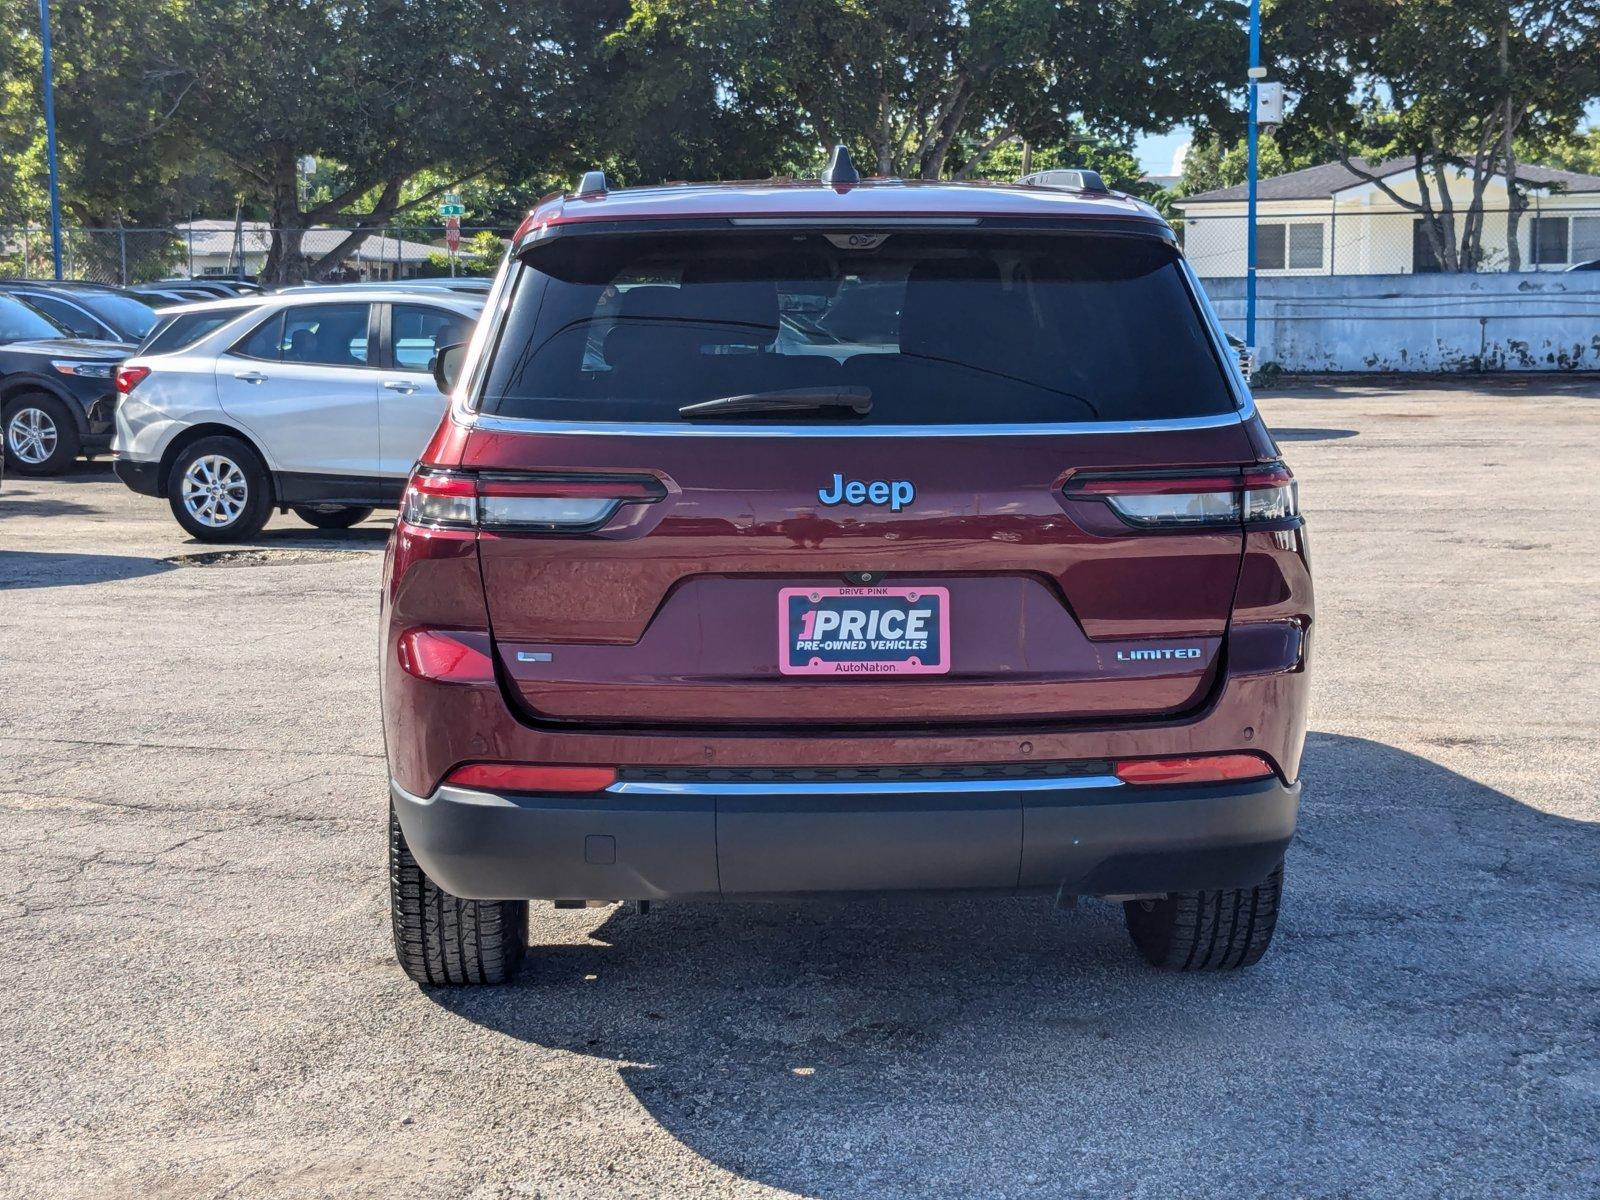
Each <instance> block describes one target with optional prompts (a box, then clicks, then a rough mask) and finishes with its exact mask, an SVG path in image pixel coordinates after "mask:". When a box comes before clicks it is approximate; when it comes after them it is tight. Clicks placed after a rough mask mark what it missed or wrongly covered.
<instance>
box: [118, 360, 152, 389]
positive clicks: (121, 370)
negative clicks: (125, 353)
mask: <svg viewBox="0 0 1600 1200" xmlns="http://www.w3.org/2000/svg"><path fill="white" fill-rule="evenodd" d="M149 374H150V368H149V367H118V368H117V375H116V380H115V382H114V386H115V387H116V389H117V391H119V392H121V393H122V394H123V395H124V396H126V395H127V394H128V393H129V392H131V391H133V389H134V388H136V387H138V386H139V385H140V384H141V383H143V382H144V380H145V377H146V376H148V375H149Z"/></svg>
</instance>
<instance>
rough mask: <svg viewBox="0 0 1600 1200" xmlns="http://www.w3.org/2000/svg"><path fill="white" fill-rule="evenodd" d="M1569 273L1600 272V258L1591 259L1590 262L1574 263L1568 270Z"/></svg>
mask: <svg viewBox="0 0 1600 1200" xmlns="http://www.w3.org/2000/svg"><path fill="white" fill-rule="evenodd" d="M1567 270H1569V271H1600V258H1591V259H1590V260H1589V261H1588V262H1581V263H1573V264H1572V265H1571V266H1570V267H1568V268H1567Z"/></svg>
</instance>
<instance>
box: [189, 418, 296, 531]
mask: <svg viewBox="0 0 1600 1200" xmlns="http://www.w3.org/2000/svg"><path fill="white" fill-rule="evenodd" d="M167 502H168V503H169V504H171V505H172V515H173V516H174V517H176V518H177V519H178V524H179V525H182V526H183V527H184V529H186V530H187V531H188V532H189V533H190V535H191V536H193V537H196V538H199V539H200V540H201V541H202V542H239V541H244V540H245V539H247V538H253V537H255V535H256V534H258V533H260V532H261V527H262V526H263V525H265V524H266V523H267V517H268V516H269V515H270V513H271V510H272V495H271V484H270V483H269V481H268V479H267V470H266V468H265V467H264V466H262V465H261V460H260V459H259V458H258V457H256V452H255V451H254V450H252V449H251V448H250V447H249V446H247V445H245V443H244V442H242V441H240V440H239V439H238V438H231V437H208V438H201V439H200V440H199V441H197V442H195V443H194V444H193V445H192V446H189V447H187V448H185V449H184V451H183V453H181V454H179V455H178V459H177V461H176V462H174V463H173V464H172V470H171V472H170V473H169V475H168V476H167Z"/></svg>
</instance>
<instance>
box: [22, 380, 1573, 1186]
mask: <svg viewBox="0 0 1600 1200" xmlns="http://www.w3.org/2000/svg"><path fill="white" fill-rule="evenodd" d="M1262 407H1263V408H1264V410H1265V411H1266V413H1267V416H1268V419H1269V420H1270V421H1271V422H1272V423H1273V425H1274V427H1275V428H1276V429H1277V431H1278V432H1279V434H1280V435H1281V437H1282V440H1283V444H1284V450H1285V453H1286V455H1287V456H1288V458H1289V460H1290V462H1291V464H1292V466H1293V467H1294V469H1295V471H1296V473H1297V474H1298V476H1299V477H1300V479H1301V481H1302V502H1303V505H1304V506H1305V508H1306V510H1307V511H1308V513H1309V519H1310V522H1311V545H1312V555H1313V561H1314V564H1315V568H1316V571H1317V588H1318V601H1319V624H1318V629H1317V632H1316V654H1317V662H1316V672H1317V674H1316V680H1315V707H1314V712H1313V718H1312V729H1313V732H1312V734H1311V737H1310V742H1309V746H1308V751H1307V758H1306V800H1305V807H1304V811H1303V815H1302V820H1301V831H1300V834H1299V836H1298V837H1297V839H1296V843H1295V845H1294V847H1293V849H1292V850H1291V852H1290V857H1289V863H1288V892H1287V896H1286V901H1285V912H1284V917H1283V920H1282V922H1281V924H1280V926H1279V930H1278V937H1277V940H1276V943H1275V945H1274V947H1273V949H1272V951H1271V952H1270V953H1269V954H1268V956H1267V958H1266V959H1265V960H1264V962H1263V963H1262V964H1261V965H1260V966H1259V967H1257V968H1256V969H1254V970H1253V971H1248V972H1243V973H1240V974H1238V975H1233V976H1227V977H1209V978H1206V977H1200V978H1194V977H1174V976H1164V975H1160V974H1155V973H1152V972H1151V971H1149V970H1147V969H1146V968H1144V967H1142V966H1141V965H1139V964H1138V963H1137V962H1136V961H1135V958H1134V955H1133V952H1132V949H1131V947H1130V946H1129V945H1128V944H1127V937H1126V934H1125V933H1124V931H1123V927H1122V921H1121V917H1120V914H1119V913H1118V912H1117V911H1116V910H1115V909H1114V908H1113V907H1112V906H1110V905H1107V904H1101V903H1089V904H1085V905H1083V906H1081V907H1080V908H1079V909H1078V910H1077V911H1075V912H1072V913H1058V912H1056V911H1054V910H1053V909H1052V908H1051V907H1050V905H1049V904H1048V902H1045V901H1038V900H1015V901H1000V902H990V903H976V902H973V903H967V902H963V903H954V904H948V903H947V904H936V903H924V902H907V903H901V904H888V903H885V904H871V905H861V906H833V905H828V906H771V907H733V906H730V907H726V908H723V907H717V906H710V905H703V906H691V905H681V906H665V907H658V908H657V909H656V910H655V911H653V912H651V913H649V914H647V915H644V916H641V915H640V914H639V913H638V912H637V911H635V910H633V909H631V908H625V909H600V910H589V911H578V912H570V911H563V912H555V911H554V910H552V909H551V908H549V907H548V906H539V905H536V906H534V917H533V931H532V937H533V941H534V942H535V943H536V944H539V945H542V947H543V949H541V950H539V951H537V952H536V954H535V957H534V961H533V963H532V964H531V966H530V967H529V968H528V969H526V970H525V971H524V973H523V974H522V976H521V977H520V978H519V980H518V982H517V983H516V984H515V986H512V987H508V988H505V989H500V990H490V991H460V992H451V991H434V992H424V991H421V990H419V989H418V988H416V987H415V986H413V985H412V984H410V983H409V982H407V981H406V979H405V978H404V977H403V976H402V975H401V973H400V971H399V969H398V968H397V967H396V966H395V964H394V962H393V960H392V958H391V956H390V949H389V943H388V920H387V893H386V885H385V874H384V871H385V868H384V859H383V848H384V832H383V820H384V806H385V802H386V793H385V786H384V764H383V748H382V742H381V734H380V729H379V721H378V708H377V695H376V686H375V669H374V668H375V664H374V656H375V653H376V646H377V586H378V575H379V568H380V556H381V551H382V548H383V540H384V537H385V533H386V528H387V524H386V522H383V521H379V520H374V521H371V522H368V523H367V524H365V525H362V526H360V527H358V528H357V529H356V530H354V531H352V532H351V533H350V534H348V535H341V536H338V537H333V538H330V537H328V536H326V535H324V534H321V533H319V532H317V531H315V530H312V529H309V528H308V527H305V526H303V525H301V524H300V523H299V522H298V521H296V520H295V519H294V518H293V517H275V518H274V519H273V521H272V523H271V524H270V525H269V526H268V527H267V529H266V531H265V532H264V534H263V535H262V536H261V538H260V539H259V540H258V541H257V542H256V543H254V544H253V546H254V548H255V549H257V550H259V551H261V553H259V554H253V555H246V556H244V557H243V558H232V559H227V558H225V559H223V560H222V561H220V562H215V561H213V562H210V564H209V565H203V564H206V563H207V560H206V559H205V558H200V557H197V556H202V555H205V554H206V553H207V551H208V550H209V548H208V547H204V546H201V545H199V544H196V543H192V542H189V541H187V540H186V539H185V537H184V536H183V534H182V533H181V531H180V530H179V529H178V527H177V526H176V525H175V524H174V523H173V521H172V519H171V517H170V516H169V514H168V513H167V511H166V508H165V506H164V505H163V504H161V503H159V502H156V501H151V500H148V499H145V498H142V497H137V496H134V495H133V494H131V493H129V492H127V491H125V490H124V489H123V488H122V487H121V486H120V485H119V484H118V483H117V482H116V481H115V480H114V479H113V478H112V477H111V476H110V474H109V473H108V472H107V471H105V470H104V469H103V468H100V467H91V468H86V469H84V470H82V471H80V472H79V473H78V474H76V475H74V476H72V477H70V478H67V479H63V480H54V481H40V482H35V481H31V480H25V479H22V478H17V477H12V478H8V479H7V480H6V481H5V485H4V489H3V491H0V680H3V686H0V761H3V762H4V764H5V769H4V771H3V772H0V812H3V814H4V836H3V837H0V858H3V867H0V922H3V929H4V930H5V936H4V938H3V939H0V978H3V979H4V980H5V987H4V988H3V989H0V1045H3V1048H4V1049H3V1053H0V1194H3V1195H5V1196H15V1197H45V1196H49V1197H58V1196H84V1197H91V1196H92V1197H97V1198H98V1197H110V1196H160V1197H167V1196H172V1197H179V1196H182V1197H189V1196H222V1195H226V1196H230V1197H233V1196H237V1197H245V1196H273V1197H283V1196H295V1197H320V1196H356V1195H372V1194H379V1193H390V1192H403V1194H405V1195H407V1196H408V1197H412V1198H419V1197H472V1198H489V1197H503V1196H504V1197H512V1196H515V1197H523V1196H527V1197H532V1196H543V1197H575V1196H604V1197H626V1196H682V1197H701V1196H754V1195H779V1194H789V1193H798V1194H802V1195H808V1196H818V1197H882V1196H902V1195H905V1196H925V1195H938V1196H985V1197H988V1196H1006V1197H1013V1196H1014V1197H1033V1196H1039V1197H1077V1196H1116V1197H1135V1196H1138V1197H1162V1198H1169V1197H1188V1196H1195V1197H1205V1196H1223V1195H1226V1196H1234V1197H1239V1196H1258V1195H1271V1196H1298V1197H1347V1196H1369V1195H1370V1196H1385V1197H1392V1196H1408V1197H1417V1196H1441V1197H1466V1196H1485V1197H1490V1196H1493V1197H1504V1196H1518V1197H1542V1196H1552V1197H1554V1196H1560V1197H1569V1196H1570V1197H1577V1196H1594V1195H1596V1194H1600V903H1597V885H1600V749H1597V745H1600V556H1597V554H1596V546H1597V544H1600V383H1591V384H1583V383H1580V382H1576V381H1572V380H1550V379H1535V380H1525V381H1521V382H1518V383H1515V384H1509V385H1502V386H1498V387H1494V388H1473V387H1471V386H1466V385H1452V386H1442V385H1438V384H1426V383H1425V384H1411V385H1395V384H1384V385H1376V386H1374V385H1370V384H1361V383H1338V384H1324V385H1319V386H1310V387H1302V388H1300V389H1298V390H1292V391H1281V392H1278V393H1269V394H1268V395H1267V396H1266V397H1265V398H1264V399H1263V401H1262Z"/></svg>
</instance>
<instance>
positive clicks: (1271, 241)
mask: <svg viewBox="0 0 1600 1200" xmlns="http://www.w3.org/2000/svg"><path fill="white" fill-rule="evenodd" d="M1256 267H1257V268H1258V269H1260V270H1262V271H1282V270H1285V269H1287V270H1290V271H1316V270H1320V269H1321V267H1322V222H1320V221H1301V222H1298V223H1296V224H1293V225H1290V224H1285V223H1284V222H1282V221H1264V222H1262V223H1261V224H1259V225H1257V226H1256Z"/></svg>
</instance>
